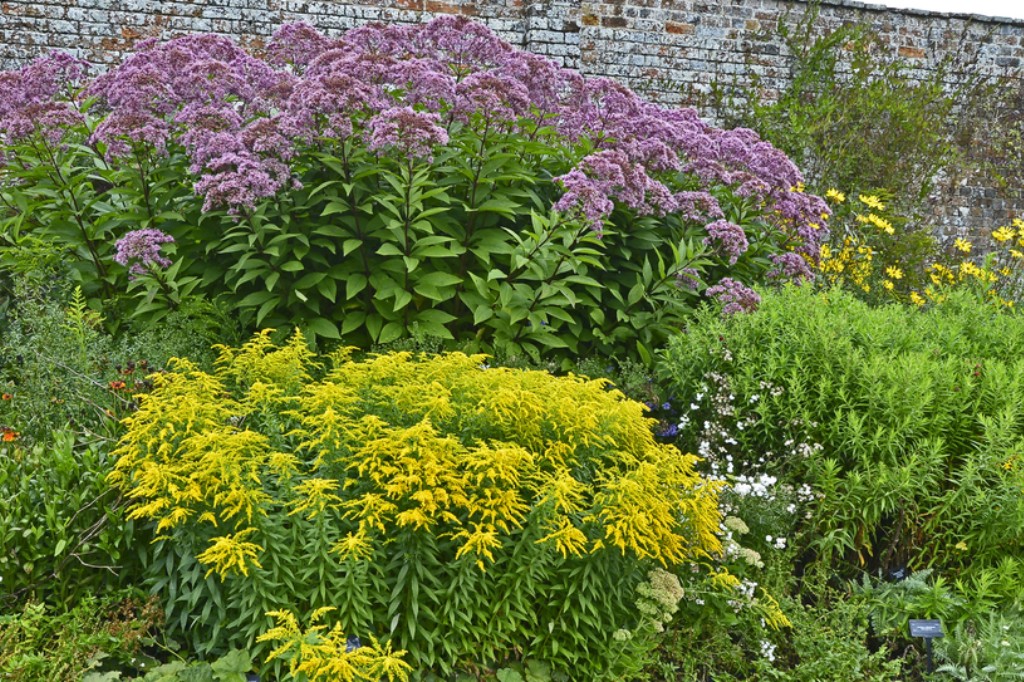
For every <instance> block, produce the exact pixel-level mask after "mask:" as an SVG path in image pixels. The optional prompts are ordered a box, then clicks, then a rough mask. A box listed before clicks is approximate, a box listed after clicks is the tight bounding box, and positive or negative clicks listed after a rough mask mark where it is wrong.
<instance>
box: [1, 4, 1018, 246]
mask: <svg viewBox="0 0 1024 682" xmlns="http://www.w3.org/2000/svg"><path fill="white" fill-rule="evenodd" d="M808 7H809V6H808V4H807V3H806V2H803V1H801V0H605V1H603V2H599V1H595V0H475V1H470V0H355V1H354V2H340V1H337V0H6V1H3V2H0V67H2V68H11V67H15V66H17V65H19V64H21V63H24V62H25V61H27V60H29V59H31V58H33V57H34V56H36V55H38V54H41V53H43V52H45V51H47V50H49V49H64V50H69V51H72V52H74V53H76V54H78V55H79V56H81V57H84V58H86V59H89V60H90V61H93V62H95V63H99V64H107V63H111V62H115V61H117V60H118V59H119V58H120V56H121V55H122V54H124V53H125V52H126V51H129V50H130V49H131V47H132V45H133V44H134V43H135V42H136V41H138V40H140V39H142V38H144V37H148V36H154V35H158V36H162V37H171V36H174V35H180V34H185V33H191V32H211V31H212V32H218V33H224V34H228V35H231V36H234V37H236V38H238V39H239V40H241V41H242V42H243V43H244V44H246V45H249V46H251V47H252V48H254V49H259V48H260V47H261V46H262V45H263V44H264V42H265V41H266V40H267V38H268V37H269V36H270V35H271V34H272V33H273V32H274V30H275V29H276V28H277V27H278V26H279V25H280V24H281V23H283V22H287V21H296V20H304V21H308V22H310V23H311V24H313V25H315V26H317V27H318V28H320V29H321V30H323V31H325V32H327V33H338V32H341V31H344V30H345V29H348V28H351V27H353V26H358V25H361V24H364V23H367V22H374V21H382V22H420V21H425V20H427V19H429V18H430V17H433V16H436V15H439V14H462V15H465V16H470V17H473V18H475V19H478V20H480V21H482V22H484V23H486V24H487V25H489V26H490V27H491V28H493V29H494V30H495V31H497V32H498V33H499V34H501V35H502V37H504V38H505V39H507V40H509V41H511V42H512V43H513V44H516V45H519V46H521V47H524V48H526V49H529V50H532V51H534V52H538V53H541V54H545V55H547V56H549V57H551V58H552V59H555V60H556V61H558V62H560V63H562V64H564V65H565V66H569V67H572V68H577V69H579V70H581V71H582V72H583V73H585V74H587V75H591V76H609V77H612V78H616V79H618V80H620V81H622V82H624V83H626V84H627V85H629V86H630V87H632V88H634V89H636V90H638V91H640V92H642V93H644V94H645V95H646V96H648V97H650V98H651V99H654V100H657V101H660V102H664V103H679V102H683V101H687V100H688V98H689V97H692V96H693V95H694V93H699V92H701V91H704V90H706V89H707V88H708V86H709V85H710V83H712V82H713V81H715V80H716V79H730V78H733V77H736V78H739V79H740V80H741V81H742V80H743V79H746V78H749V77H750V76H752V75H753V74H757V75H758V76H759V77H760V78H761V81H762V84H763V85H764V86H765V87H766V88H767V89H768V90H769V91H770V90H771V89H773V88H779V87H781V86H783V85H784V84H785V82H786V79H787V77H788V74H789V69H790V64H791V56H790V55H789V54H788V52H787V50H786V48H785V46H784V44H783V42H782V41H781V40H780V39H779V37H778V35H777V33H776V30H775V28H776V26H777V23H778V21H779V20H780V19H781V20H783V21H786V22H787V23H791V24H794V25H795V24H796V23H797V22H798V21H800V19H801V18H802V17H803V16H804V15H805V13H806V12H807V11H808ZM848 22H862V23H867V24H868V25H870V26H871V27H872V28H873V29H874V30H875V31H876V32H877V33H878V34H879V35H880V36H881V37H882V38H883V40H884V42H885V44H886V45H887V49H889V50H891V53H892V54H894V55H900V56H902V57H904V58H905V59H907V60H909V61H910V62H911V63H912V64H914V65H915V67H916V68H920V69H922V70H925V71H926V70H929V69H932V68H934V67H935V65H936V64H938V63H939V62H941V61H942V60H943V59H946V58H947V57H953V58H963V57H964V55H969V58H968V59H966V60H965V62H966V64H965V67H964V68H965V69H972V70H973V69H980V70H982V71H983V72H985V73H990V74H998V75H1004V76H1009V77H1011V78H1012V79H1014V82H1016V83H1021V82H1022V80H1024V20H1014V19H1001V18H989V17H981V16H974V15H949V14H940V13H934V12H920V11H915V10H902V11H895V10H886V9H884V8H882V7H879V6H873V5H866V4H863V3H860V2H852V1H849V0H824V1H823V2H822V3H821V5H820V14H819V16H818V18H817V22H816V24H815V28H816V30H820V31H822V32H825V31H829V30H831V29H834V28H836V27H838V26H840V25H842V24H844V23H848ZM955 182H956V184H955V185H952V183H951V185H950V186H948V187H947V188H946V189H945V191H944V193H943V196H942V197H941V198H940V197H937V198H936V201H935V202H934V204H933V205H934V211H935V222H936V223H937V228H938V230H939V232H940V233H942V234H943V235H951V234H965V233H968V234H969V233H978V232H984V231H987V230H988V229H990V228H992V227H994V226H997V225H999V224H1005V223H1006V222H1007V221H1008V220H1009V219H1010V218H1013V217H1019V216H1024V191H1022V189H1021V188H1010V189H1006V188H1003V189H997V188H994V187H985V186H978V185H977V184H976V183H974V182H972V181H971V179H969V178H956V179H955Z"/></svg>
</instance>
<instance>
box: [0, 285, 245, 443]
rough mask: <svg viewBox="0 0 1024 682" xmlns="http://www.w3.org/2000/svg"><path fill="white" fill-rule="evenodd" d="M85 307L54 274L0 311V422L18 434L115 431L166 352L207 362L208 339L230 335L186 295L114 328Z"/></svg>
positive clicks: (209, 309) (37, 436) (228, 324)
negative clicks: (162, 311) (178, 305)
mask: <svg viewBox="0 0 1024 682" xmlns="http://www.w3.org/2000/svg"><path fill="white" fill-rule="evenodd" d="M103 322H104V320H103V318H102V317H101V316H100V315H99V314H97V313H96V312H95V311H93V310H91V309H90V308H88V306H87V305H86V302H85V298H84V296H83V295H82V293H81V290H79V289H74V290H72V291H70V292H69V291H67V289H66V288H65V287H64V286H63V283H62V282H61V281H59V280H57V281H51V282H50V284H49V286H48V287H46V288H45V289H39V288H21V287H19V290H18V291H17V296H15V297H14V298H12V299H11V308H10V309H9V310H8V311H7V313H6V315H4V318H3V319H0V324H2V325H3V328H4V333H3V334H2V335H0V393H2V394H3V400H0V426H6V427H8V428H10V429H12V430H13V431H16V432H17V433H18V434H19V439H20V440H21V441H22V442H27V443H30V444H31V443H35V442H46V441H47V440H48V439H49V438H50V434H51V433H53V432H54V431H57V430H62V429H70V430H72V431H74V432H76V433H79V434H81V435H82V436H84V437H87V438H90V439H94V440H95V439H100V440H102V439H104V438H112V437H116V433H117V429H118V426H117V420H118V419H120V418H121V417H123V416H124V415H126V414H128V413H129V412H131V410H132V409H134V407H135V405H136V404H137V394H139V393H142V392H145V391H146V390H148V386H149V381H148V380H147V378H146V377H147V376H148V375H149V374H150V373H152V372H154V371H157V370H159V369H160V368H161V367H163V366H164V365H165V364H166V362H167V360H168V359H169V358H171V357H172V356H175V355H179V354H187V355H189V356H190V357H193V358H194V359H196V360H197V361H201V362H206V363H209V362H212V360H213V355H212V353H211V352H210V350H209V348H210V345H211V344H213V343H216V342H218V341H231V340H233V338H234V331H233V330H234V326H235V325H234V324H233V323H232V321H231V320H230V319H229V318H228V317H227V316H226V315H225V314H224V313H223V312H222V311H220V310H218V309H217V308H215V307H213V306H211V305H208V304H204V303H202V302H201V301H199V300H193V301H192V302H190V304H189V305H187V306H185V307H183V308H182V309H181V310H178V311H176V312H175V313H172V314H170V315H168V316H167V317H165V318H164V319H163V320H162V321H161V322H160V323H159V324H156V325H152V326H149V325H143V324H140V323H133V324H129V325H126V326H124V327H123V328H122V329H121V331H120V333H119V334H117V335H116V336H114V335H111V334H110V333H109V332H107V331H106V330H105V329H104V325H103Z"/></svg>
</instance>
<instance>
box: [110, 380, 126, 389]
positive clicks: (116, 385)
mask: <svg viewBox="0 0 1024 682" xmlns="http://www.w3.org/2000/svg"><path fill="white" fill-rule="evenodd" d="M127 387H128V384H126V383H124V382H123V381H111V382H110V390H111V391H123V390H124V389H126V388H127Z"/></svg>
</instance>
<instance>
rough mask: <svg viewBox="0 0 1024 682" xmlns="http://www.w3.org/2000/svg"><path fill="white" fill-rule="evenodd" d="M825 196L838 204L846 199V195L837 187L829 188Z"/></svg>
mask: <svg viewBox="0 0 1024 682" xmlns="http://www.w3.org/2000/svg"><path fill="white" fill-rule="evenodd" d="M825 197H826V198H828V199H831V200H832V201H834V202H836V203H837V204H841V203H843V202H844V201H846V195H845V194H843V193H842V192H840V191H839V190H837V189H835V188H832V189H829V190H828V191H827V192H825Z"/></svg>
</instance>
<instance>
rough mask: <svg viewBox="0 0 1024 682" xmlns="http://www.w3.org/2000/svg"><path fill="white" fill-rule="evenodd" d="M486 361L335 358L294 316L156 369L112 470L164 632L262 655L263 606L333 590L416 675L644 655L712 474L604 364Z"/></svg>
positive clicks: (701, 523)
mask: <svg viewBox="0 0 1024 682" xmlns="http://www.w3.org/2000/svg"><path fill="white" fill-rule="evenodd" d="M484 360H485V357H484V356H466V355H462V354H452V355H445V356H418V357H414V356H412V355H411V354H409V353H391V354H386V355H380V356H375V357H371V358H370V359H369V360H366V361H360V362H356V361H353V360H352V359H350V357H349V351H341V352H339V353H337V354H335V355H334V356H332V357H331V358H330V365H331V366H330V368H329V369H328V368H323V367H322V366H321V364H320V362H321V361H319V360H317V359H316V358H315V357H314V356H313V355H312V353H311V352H310V351H309V350H308V348H307V346H306V342H305V341H304V339H303V337H302V336H301V334H296V336H294V337H293V338H292V340H291V341H289V342H288V343H287V344H285V345H283V346H281V347H277V346H275V345H274V344H273V343H272V342H271V341H270V338H269V333H263V334H260V335H258V336H257V337H255V338H254V339H253V340H252V341H251V342H249V343H247V344H245V345H244V346H242V348H240V349H232V348H227V347H222V348H221V356H220V358H219V359H218V361H217V369H216V371H215V372H214V373H212V374H209V373H205V372H202V371H200V370H199V369H198V368H197V367H196V366H195V365H193V364H191V363H189V362H187V361H184V360H182V361H180V362H178V363H177V364H175V365H174V367H173V369H172V371H171V372H169V373H167V374H163V375H159V376H156V377H154V381H155V384H156V386H155V388H154V390H153V392H152V393H150V394H148V395H146V396H145V397H144V398H143V399H142V405H141V407H140V409H139V411H138V412H137V413H135V414H133V415H132V416H131V417H129V418H128V419H127V420H126V424H127V433H126V434H125V436H124V437H123V439H122V441H121V443H120V445H119V447H118V449H117V451H116V453H115V454H117V455H118V456H120V460H119V462H118V464H117V470H116V473H115V475H114V476H113V477H112V480H113V481H115V482H116V483H117V485H118V486H119V487H121V489H122V490H124V491H125V493H126V495H127V496H128V497H129V498H130V499H131V500H132V512H131V516H132V517H133V518H146V519H152V520H153V522H154V523H155V527H156V532H157V534H158V535H159V541H158V543H157V545H156V546H155V547H154V552H153V559H152V560H151V562H150V572H149V575H150V580H151V583H150V584H151V586H152V588H153V589H154V590H155V591H157V592H158V593H159V594H160V595H161V596H162V597H163V599H164V602H165V604H166V607H167V614H168V626H169V628H170V633H171V635H172V636H174V637H180V638H182V639H183V640H185V641H187V642H188V644H189V646H190V647H191V648H192V649H193V650H195V651H198V652H203V653H204V655H205V653H206V652H213V653H216V652H219V651H223V650H224V649H226V648H227V647H228V646H232V645H234V646H243V647H246V648H249V649H250V650H251V651H253V652H254V654H256V655H257V657H258V658H259V657H261V656H262V655H263V654H264V653H265V652H266V646H265V644H262V643H261V644H257V643H256V640H257V638H259V637H260V635H262V634H264V632H265V631H266V630H267V629H268V628H269V627H270V621H269V619H268V617H267V615H265V614H267V613H269V612H281V611H290V612H293V613H295V614H297V616H298V618H299V619H300V620H302V621H305V620H307V619H309V618H310V617H311V614H312V613H313V612H315V611H317V610H318V609H321V608H325V607H333V608H334V609H335V610H333V611H332V612H331V613H330V616H329V617H330V618H331V619H333V621H334V623H335V624H336V625H338V626H339V627H340V628H341V630H342V631H343V632H345V633H349V634H353V635H358V636H360V637H366V636H371V635H372V636H376V637H379V638H381V639H382V641H383V640H387V641H389V642H391V643H393V644H394V645H395V646H396V648H400V649H403V650H406V651H407V652H408V655H407V660H408V662H409V663H410V664H411V665H413V667H414V669H416V670H417V671H419V672H420V673H422V674H426V673H427V672H430V671H433V672H435V673H439V674H451V672H452V671H453V670H455V669H461V670H463V671H466V672H468V671H470V670H477V671H478V672H479V673H482V672H484V671H486V670H488V669H490V670H494V669H497V668H500V667H502V666H503V665H506V664H511V663H518V662H520V659H525V660H526V661H527V662H530V661H532V662H533V664H534V665H543V666H548V667H549V668H550V670H551V673H552V674H553V675H556V676H560V677H563V678H564V677H565V676H569V677H572V678H579V677H580V676H582V677H586V678H587V679H605V678H611V677H615V676H618V675H624V674H627V673H628V672H629V671H630V669H635V668H636V667H637V666H639V665H641V664H642V663H643V661H644V656H645V654H646V653H647V650H648V649H649V648H650V647H651V646H652V645H653V643H654V640H653V638H652V637H650V636H648V635H651V634H653V633H654V632H655V631H656V630H657V627H655V624H654V621H653V620H652V619H653V618H654V614H653V612H652V613H651V614H649V615H647V616H645V615H644V613H645V612H644V611H643V610H639V611H638V609H637V606H636V602H637V601H638V600H640V601H642V600H641V597H642V596H643V595H644V594H648V595H649V598H653V599H658V598H656V597H653V596H650V595H654V594H661V593H663V592H666V590H665V589H662V588H656V587H651V588H650V590H649V591H648V588H645V587H643V585H644V584H645V583H648V582H652V584H653V582H657V583H658V584H659V585H668V584H671V583H673V581H675V583H674V584H675V585H676V587H678V581H677V579H676V578H675V577H674V576H672V575H671V574H670V573H667V572H664V571H663V572H662V573H664V575H661V574H657V577H654V576H652V575H651V573H650V571H651V570H652V569H654V568H655V567H656V566H657V565H658V564H659V563H661V564H663V565H667V566H677V565H685V564H687V563H689V562H691V561H696V560H698V559H699V560H701V561H703V562H705V563H709V564H710V563H712V562H713V561H712V560H713V555H714V554H715V553H716V552H717V551H718V548H719V541H718V538H717V532H718V523H719V514H718V509H717V506H716V500H717V497H716V490H717V485H716V484H714V483H710V482H708V481H706V480H704V479H702V478H700V477H699V476H698V475H697V474H696V473H694V471H693V464H694V462H695V460H696V458H694V457H692V456H685V455H681V454H680V453H679V452H678V451H676V450H675V449H674V448H672V447H671V446H666V445H661V444H658V443H657V442H656V441H655V440H654V436H653V434H652V433H651V430H650V426H651V423H650V421H649V420H647V419H645V418H644V416H643V410H644V408H643V406H642V405H640V404H639V403H634V402H631V401H628V400H625V399H624V398H623V396H622V395H621V394H620V393H618V392H617V391H609V390H607V388H606V385H605V383H604V382H601V381H587V380H583V379H580V378H578V377H572V376H569V377H563V378H556V377H552V376H551V375H549V374H547V373H543V372H537V371H522V370H511V369H502V368H487V367H486V365H484V364H483V363H484ZM668 592H671V590H668ZM676 599H678V597H676ZM659 603H660V602H659ZM655 610H656V611H657V614H660V615H658V619H659V620H663V619H664V616H665V614H669V613H670V611H671V608H670V605H668V604H667V603H666V604H664V605H662V606H659V607H657V609H655ZM620 630H622V631H624V633H620V636H619V637H620V638H619V639H616V638H614V637H613V635H614V634H615V633H617V632H619V631H620ZM625 631H628V632H625ZM634 635H636V636H634ZM261 660H263V659H261ZM263 662H264V663H265V660H264V661H263Z"/></svg>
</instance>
